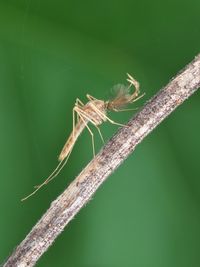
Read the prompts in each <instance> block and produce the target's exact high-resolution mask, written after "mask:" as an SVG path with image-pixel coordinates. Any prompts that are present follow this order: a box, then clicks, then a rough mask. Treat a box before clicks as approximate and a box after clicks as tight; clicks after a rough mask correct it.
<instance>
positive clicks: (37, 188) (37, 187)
mask: <svg viewBox="0 0 200 267" xmlns="http://www.w3.org/2000/svg"><path fill="white" fill-rule="evenodd" d="M70 154H71V151H70V153H69V154H68V156H67V158H66V159H65V160H62V161H61V162H59V164H58V166H57V167H56V168H55V170H54V171H53V172H52V173H51V174H50V175H49V177H48V178H47V179H46V180H45V181H44V182H43V183H42V184H40V185H37V186H35V188H36V189H35V190H34V191H33V192H32V193H31V194H29V195H28V196H26V197H25V198H22V199H21V201H24V200H26V199H28V198H29V197H31V196H32V195H34V194H35V193H36V192H37V191H38V190H39V189H40V188H41V187H43V186H44V185H46V184H48V183H49V182H50V181H51V180H53V179H54V178H55V177H56V176H57V175H58V174H59V173H60V171H61V170H62V169H63V167H64V166H65V164H66V163H67V160H68V158H69V156H70Z"/></svg>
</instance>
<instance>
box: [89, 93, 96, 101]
mask: <svg viewBox="0 0 200 267" xmlns="http://www.w3.org/2000/svg"><path fill="white" fill-rule="evenodd" d="M86 97H87V99H89V100H90V101H92V100H97V99H96V98H95V97H94V96H91V95H89V94H87V95H86Z"/></svg>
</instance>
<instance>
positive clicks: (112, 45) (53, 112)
mask: <svg viewBox="0 0 200 267" xmlns="http://www.w3.org/2000/svg"><path fill="white" fill-rule="evenodd" d="M199 10H200V1H199V0H198V1H197V0H193V1H186V0H182V1H178V0H175V1H172V0H169V1H156V0H153V1H147V0H146V1H134V0H132V1H131V0H124V1H114V0H111V1H105V0H102V1H94V0H93V1H92V0H88V1H87V0H86V1H66V0H65V1H64V0H58V1H47V0H43V1H40V0H34V1H32V0H26V1H25V0H18V1H15V0H1V1H0V127H1V129H0V147H1V152H0V164H1V167H0V188H1V194H0V211H1V220H0V262H3V261H4V260H5V258H6V257H8V255H9V254H10V253H11V251H12V249H14V247H16V246H17V244H18V243H19V242H20V241H21V240H22V239H23V238H24V237H25V235H26V234H27V233H28V232H29V231H30V229H31V228H32V226H33V225H34V224H35V223H36V221H37V220H38V219H39V218H40V216H41V215H42V214H43V213H44V212H45V211H46V209H47V208H48V207H49V205H50V203H51V201H52V200H53V199H55V198H56V196H58V195H59V194H60V193H61V192H62V191H63V190H64V188H65V187H66V186H67V185H68V184H69V183H70V181H72V179H73V178H74V177H75V176H76V175H77V174H78V173H79V172H80V170H81V169H82V168H83V167H84V166H85V165H86V163H87V162H88V161H89V160H90V159H91V158H92V147H91V140H90V136H89V134H88V133H87V132H85V133H83V135H82V136H81V138H80V139H79V141H78V143H77V145H76V147H75V148H74V151H73V153H72V155H71V157H70V160H69V162H68V164H67V166H66V167H65V169H64V171H63V172H62V174H61V175H60V176H59V177H57V178H56V180H55V181H54V182H52V183H51V184H49V185H48V187H46V188H45V190H41V191H40V192H39V193H38V194H37V195H35V196H34V197H32V198H31V199H29V200H28V201H26V202H24V203H21V202H20V199H21V198H22V197H24V196H25V195H27V194H28V193H29V192H31V190H32V189H33V186H34V185H36V184H39V183H40V182H41V181H43V179H44V178H45V177H47V176H48V174H49V173H50V172H51V171H52V169H53V168H54V167H55V166H56V164H57V155H58V154H59V152H60V149H61V148H62V145H63V143H64V142H65V139H66V138H67V136H68V135H69V133H70V131H71V130H72V108H73V105H74V102H75V99H76V97H79V98H80V99H82V101H86V98H85V95H86V93H90V94H91V95H93V96H95V97H97V98H100V99H101V98H102V99H106V98H107V96H108V95H109V91H110V88H111V87H112V86H113V85H114V84H117V83H124V82H125V79H126V72H129V73H130V74H132V75H133V76H134V77H135V78H137V79H138V80H139V81H140V84H141V90H142V92H146V95H145V97H144V98H143V99H142V100H140V101H138V102H137V103H136V104H135V105H134V106H133V107H135V106H136V107H140V106H141V105H142V104H143V103H144V102H145V101H146V100H148V99H149V98H150V97H151V96H152V95H153V94H154V93H155V92H157V91H158V90H159V89H160V88H161V87H162V86H164V85H165V84H166V83H167V82H168V81H169V79H171V78H172V77H173V76H174V75H175V74H176V73H177V71H179V70H180V69H181V68H182V67H184V66H185V65H186V64H187V63H189V62H190V61H191V60H192V59H193V58H194V56H195V55H196V54H197V53H198V52H200V23H199ZM131 116H132V112H130V113H128V112H127V113H121V114H119V113H118V114H110V117H112V118H114V119H115V120H116V121H119V122H126V121H127V120H128V119H129V118H130V117H131ZM199 117H200V94H199V92H197V93H196V94H195V95H194V96H192V97H191V98H190V99H189V100H188V101H187V102H185V103H184V104H183V105H182V106H181V107H180V108H178V109H177V110H176V111H175V112H174V113H173V114H172V115H171V116H170V117H169V118H168V119H167V120H166V121H164V122H163V123H162V124H161V125H160V126H159V127H158V128H157V129H156V130H155V131H154V132H153V133H152V134H151V135H150V136H148V137H147V138H146V139H145V141H144V142H143V143H142V144H141V145H140V146H138V148H137V149H136V151H135V152H134V154H133V155H132V156H131V157H129V159H128V160H127V161H126V162H125V163H124V164H123V165H122V166H121V167H120V168H119V169H118V170H117V171H116V172H115V173H114V174H113V175H112V176H111V177H110V178H109V179H108V180H107V182H106V183H105V184H104V185H103V186H102V187H101V189H100V190H99V191H98V192H97V194H96V195H95V196H94V198H93V200H92V201H91V202H90V203H89V204H88V205H87V207H85V208H84V209H83V210H82V211H81V212H80V214H79V215H77V216H76V218H75V220H73V221H72V222H71V223H70V225H69V226H68V228H67V229H66V230H65V231H64V232H63V233H62V235H61V236H60V237H59V238H58V239H57V240H56V242H55V243H54V245H53V246H52V247H51V248H50V249H49V251H48V252H47V253H46V254H45V255H44V256H43V257H42V258H41V260H40V261H39V262H38V264H37V266H40V267H45V266H48V267H51V266H59V267H64V266H71V267H121V266H126V267H129V266H130V267H132V266H136V267H169V266H170V267H189V266H191V267H197V266H199V265H200V253H199V251H200V227H199V225H200V168H199V151H200V141H199V136H200V123H199ZM116 128H117V127H115V126H113V125H109V123H107V124H105V125H102V133H103V135H104V137H105V139H106V140H107V139H109V138H110V137H111V136H112V134H113V133H114V132H115V131H116ZM94 131H95V133H96V130H95V129H94ZM95 137H96V138H95V139H96V149H97V151H98V150H99V149H100V147H101V146H102V145H101V142H100V140H99V136H98V134H97V133H96V135H95Z"/></svg>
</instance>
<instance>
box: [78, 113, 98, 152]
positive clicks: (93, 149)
mask: <svg viewBox="0 0 200 267" xmlns="http://www.w3.org/2000/svg"><path fill="white" fill-rule="evenodd" d="M76 112H77V113H78V115H79V117H80V118H81V120H82V121H83V123H84V124H85V127H86V128H87V129H88V131H89V133H90V135H91V137H92V151H93V156H94V157H95V146H94V134H93V132H92V131H91V129H90V127H89V126H88V125H87V123H86V121H85V119H87V118H84V117H85V115H84V114H82V113H81V111H78V110H76Z"/></svg>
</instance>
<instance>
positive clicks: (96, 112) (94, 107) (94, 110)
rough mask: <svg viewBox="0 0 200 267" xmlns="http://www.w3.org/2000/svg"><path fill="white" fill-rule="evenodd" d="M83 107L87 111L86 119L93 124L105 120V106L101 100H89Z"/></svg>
mask: <svg viewBox="0 0 200 267" xmlns="http://www.w3.org/2000/svg"><path fill="white" fill-rule="evenodd" d="M83 109H84V111H85V112H86V113H87V116H88V119H89V120H91V121H93V122H94V124H95V125H99V124H101V123H102V122H103V121H106V117H105V115H106V106H105V102H104V101H103V100H98V99H95V100H91V101H89V102H88V103H87V104H86V105H85V106H84V108H83Z"/></svg>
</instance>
